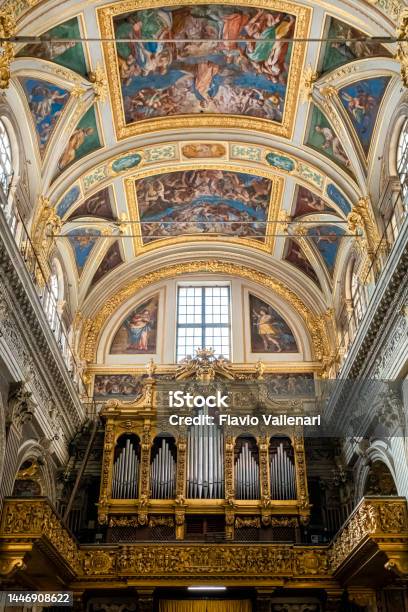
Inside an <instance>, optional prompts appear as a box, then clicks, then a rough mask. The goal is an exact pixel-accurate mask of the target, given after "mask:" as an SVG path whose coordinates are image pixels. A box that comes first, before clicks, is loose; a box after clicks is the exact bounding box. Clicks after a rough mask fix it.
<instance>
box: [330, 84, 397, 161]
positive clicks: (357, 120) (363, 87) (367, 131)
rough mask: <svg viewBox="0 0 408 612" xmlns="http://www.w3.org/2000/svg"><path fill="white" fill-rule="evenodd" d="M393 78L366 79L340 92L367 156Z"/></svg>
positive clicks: (343, 88) (342, 101)
mask: <svg viewBox="0 0 408 612" xmlns="http://www.w3.org/2000/svg"><path fill="white" fill-rule="evenodd" d="M390 80H391V77H386V76H383V77H377V78H374V79H364V80H360V81H357V82H355V83H352V84H351V85H346V86H345V87H342V89H340V90H339V96H340V100H341V103H342V104H343V106H344V108H345V110H346V111H347V115H348V117H349V118H350V120H351V122H352V124H353V128H354V130H355V131H356V133H357V137H358V139H359V141H360V143H361V146H362V147H363V150H364V153H365V155H366V156H367V155H368V152H369V149H370V144H371V139H372V136H373V133H374V128H375V123H376V119H377V115H378V111H379V110H380V105H381V102H382V99H383V97H384V93H385V91H386V89H387V86H388V84H389V82H390Z"/></svg>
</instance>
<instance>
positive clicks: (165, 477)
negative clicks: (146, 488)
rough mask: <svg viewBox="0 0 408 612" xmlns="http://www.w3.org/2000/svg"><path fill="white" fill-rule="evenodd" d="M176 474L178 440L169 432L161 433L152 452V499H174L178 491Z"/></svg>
mask: <svg viewBox="0 0 408 612" xmlns="http://www.w3.org/2000/svg"><path fill="white" fill-rule="evenodd" d="M176 476H177V446H176V441H175V439H174V437H173V436H170V435H169V434H166V433H163V434H159V435H158V436H156V437H155V439H154V440H153V445H152V448H151V452H150V497H151V499H173V498H174V497H175V491H176Z"/></svg>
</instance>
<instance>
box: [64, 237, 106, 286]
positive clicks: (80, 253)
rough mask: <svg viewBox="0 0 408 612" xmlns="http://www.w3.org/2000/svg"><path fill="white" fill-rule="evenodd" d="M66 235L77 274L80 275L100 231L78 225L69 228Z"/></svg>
mask: <svg viewBox="0 0 408 612" xmlns="http://www.w3.org/2000/svg"><path fill="white" fill-rule="evenodd" d="M66 235H67V237H68V241H69V243H70V245H71V248H72V250H73V253H74V258H75V264H76V270H77V273H78V276H81V274H82V271H83V269H84V267H85V264H86V262H87V260H88V257H89V255H90V253H91V251H92V249H93V248H94V246H95V244H96V242H97V239H98V236H100V235H101V232H100V231H99V230H97V229H94V228H92V227H78V228H75V229H72V230H70V231H69V232H67V234H66Z"/></svg>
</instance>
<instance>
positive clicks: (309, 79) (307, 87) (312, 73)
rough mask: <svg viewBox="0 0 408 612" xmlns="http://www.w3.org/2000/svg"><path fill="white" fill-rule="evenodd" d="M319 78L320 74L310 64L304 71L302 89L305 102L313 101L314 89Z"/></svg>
mask: <svg viewBox="0 0 408 612" xmlns="http://www.w3.org/2000/svg"><path fill="white" fill-rule="evenodd" d="M318 78H319V73H318V72H317V71H316V70H314V69H313V67H312V66H311V65H310V64H309V65H308V66H307V67H306V68H305V70H304V71H303V77H302V83H301V87H300V93H301V96H302V99H303V102H310V100H311V99H312V93H313V87H314V84H315V82H316V81H317V79H318Z"/></svg>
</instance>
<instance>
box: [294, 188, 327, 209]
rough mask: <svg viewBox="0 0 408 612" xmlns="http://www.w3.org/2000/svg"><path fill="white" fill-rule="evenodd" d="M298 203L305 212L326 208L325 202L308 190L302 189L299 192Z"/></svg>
mask: <svg viewBox="0 0 408 612" xmlns="http://www.w3.org/2000/svg"><path fill="white" fill-rule="evenodd" d="M299 204H300V205H301V206H302V208H303V209H304V211H305V212H309V210H310V212H314V211H317V212H323V211H324V210H326V209H327V206H326V202H325V201H324V200H322V198H319V197H318V196H317V195H315V194H314V193H312V192H311V191H309V190H306V189H303V191H302V192H301V193H300V192H299Z"/></svg>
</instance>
